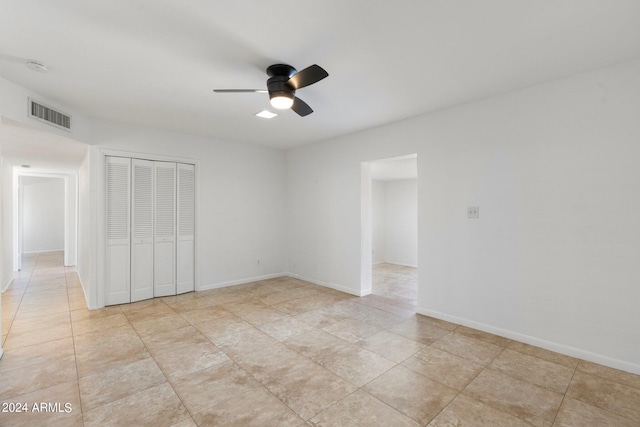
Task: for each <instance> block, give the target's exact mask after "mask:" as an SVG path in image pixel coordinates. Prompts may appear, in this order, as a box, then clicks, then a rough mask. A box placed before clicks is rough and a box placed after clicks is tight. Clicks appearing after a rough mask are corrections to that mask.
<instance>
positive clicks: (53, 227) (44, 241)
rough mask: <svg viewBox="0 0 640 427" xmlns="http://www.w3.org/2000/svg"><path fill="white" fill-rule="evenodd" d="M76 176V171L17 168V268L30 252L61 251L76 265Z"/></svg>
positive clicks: (67, 261)
mask: <svg viewBox="0 0 640 427" xmlns="http://www.w3.org/2000/svg"><path fill="white" fill-rule="evenodd" d="M76 200H77V189H76V179H75V176H74V175H73V174H62V173H53V172H37V171H34V172H24V170H23V169H22V168H20V167H15V169H14V218H15V220H14V227H15V228H14V245H13V246H14V251H13V253H14V271H20V270H22V268H23V263H24V262H25V261H26V260H28V259H30V254H41V253H47V252H52V253H53V252H57V253H58V254H59V255H60V254H62V255H63V260H62V261H63V264H64V265H65V266H71V265H75V264H76V240H77V238H76V236H77V233H76V209H77V206H76Z"/></svg>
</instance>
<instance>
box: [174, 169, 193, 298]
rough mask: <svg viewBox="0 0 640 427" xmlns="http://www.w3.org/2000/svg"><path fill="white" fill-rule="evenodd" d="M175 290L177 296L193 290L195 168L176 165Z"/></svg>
mask: <svg viewBox="0 0 640 427" xmlns="http://www.w3.org/2000/svg"><path fill="white" fill-rule="evenodd" d="M177 224H178V244H177V258H176V265H177V272H176V273H177V289H178V293H179V294H183V293H185V292H191V291H193V290H195V280H194V267H195V265H194V250H195V247H194V242H195V167H194V166H193V165H187V164H183V163H178V221H177Z"/></svg>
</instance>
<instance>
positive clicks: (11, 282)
mask: <svg viewBox="0 0 640 427" xmlns="http://www.w3.org/2000/svg"><path fill="white" fill-rule="evenodd" d="M13 279H14V278H13V277H12V278H11V280H9V283H7V284H6V285H4V286H3V287H2V289H0V292H5V291H6V290H7V289H9V286H11V285H13Z"/></svg>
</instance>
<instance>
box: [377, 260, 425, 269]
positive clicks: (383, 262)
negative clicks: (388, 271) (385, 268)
mask: <svg viewBox="0 0 640 427" xmlns="http://www.w3.org/2000/svg"><path fill="white" fill-rule="evenodd" d="M378 264H393V265H399V266H401V267H412V268H418V266H417V265H412V264H404V263H401V262H395V261H382V262H379V263H378Z"/></svg>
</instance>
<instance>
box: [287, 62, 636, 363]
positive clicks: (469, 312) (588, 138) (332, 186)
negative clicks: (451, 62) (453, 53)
mask: <svg viewBox="0 0 640 427" xmlns="http://www.w3.org/2000/svg"><path fill="white" fill-rule="evenodd" d="M638 117H640V62H633V63H627V64H622V65H619V66H615V67H611V68H606V69H601V70H596V71H593V72H590V73H585V74H581V75H576V76H573V77H569V78H566V79H562V80H558V81H554V82H551V83H549V84H545V85H540V86H536V87H531V88H528V89H525V90H521V91H517V92H513V93H509V94H505V95H503V96H499V97H495V98H492V99H488V100H484V101H480V102H475V103H471V104H467V105H464V106H460V107H457V108H451V109H448V110H444V111H440V112H437V113H433V114H429V115H424V116H420V117H417V118H415V119H411V120H406V121H403V122H399V123H395V124H391V125H388V126H383V127H380V128H376V129H372V130H369V131H365V132H361V133H359V134H354V135H350V136H347V137H343V138H338V139H335V140H331V141H326V142H323V143H318V144H314V145H310V146H305V147H302V148H299V149H296V150H292V151H290V152H288V155H287V161H288V163H287V168H288V176H287V179H288V189H289V194H288V201H289V207H288V224H289V231H288V236H289V238H288V248H289V268H290V270H291V271H292V272H293V273H295V274H299V275H301V276H302V277H306V278H309V279H311V280H314V281H318V282H325V283H328V284H330V285H332V286H334V287H338V288H341V289H345V290H349V291H351V292H353V293H358V292H359V291H360V257H361V253H360V244H361V230H360V218H361V204H360V196H361V184H360V179H361V176H360V175H361V172H360V168H361V162H363V161H369V160H374V159H379V158H387V157H394V156H400V155H405V154H410V153H417V154H418V177H419V178H418V179H419V182H418V210H419V212H420V214H419V219H418V221H419V224H418V226H419V230H420V235H419V236H418V246H419V251H418V252H419V262H418V264H419V266H420V279H419V291H418V292H419V295H418V304H419V307H420V311H421V312H422V313H426V314H430V315H434V316H437V317H441V318H446V319H449V320H453V321H456V322H458V323H462V324H467V325H470V326H473V327H477V328H480V329H484V330H488V331H491V332H495V333H499V334H501V335H504V336H508V337H512V338H515V339H519V340H521V341H525V342H529V343H533V344H536V345H541V346H543V347H546V348H550V349H553V350H557V351H561V352H564V353H567V354H572V355H574V356H578V357H582V358H585V359H588V360H592V361H596V362H599V363H604V364H606V365H609V366H614V367H618V368H622V369H626V370H629V371H632V372H636V373H640V351H638V349H640V334H637V333H635V328H636V325H638V324H640V310H638V308H637V302H638V301H640V287H638V286H637V283H639V282H640V264H639V263H638V262H637V260H638V259H640V245H638V242H639V241H640V227H638V226H637V218H636V216H635V212H638V211H640V197H639V196H638V195H639V194H640V184H639V183H640V168H638V167H637V159H638V158H640V143H639V141H640V120H638ZM467 206H479V207H480V218H479V219H475V220H472V219H467V218H466V207H467Z"/></svg>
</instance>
